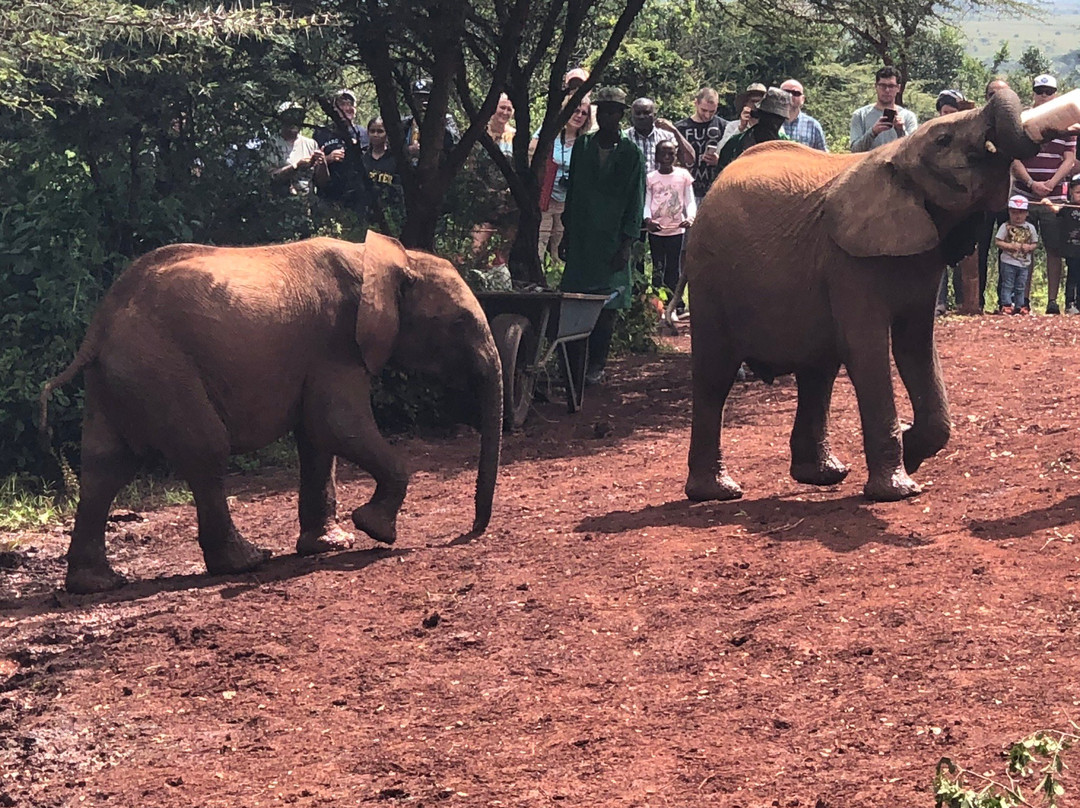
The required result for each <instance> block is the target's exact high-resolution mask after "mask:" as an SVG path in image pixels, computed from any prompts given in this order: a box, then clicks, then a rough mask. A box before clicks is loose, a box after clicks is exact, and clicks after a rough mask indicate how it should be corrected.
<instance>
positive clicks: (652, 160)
mask: <svg viewBox="0 0 1080 808" xmlns="http://www.w3.org/2000/svg"><path fill="white" fill-rule="evenodd" d="M623 134H624V135H626V136H627V137H628V138H630V140H632V141H633V142H634V145H635V146H637V147H638V148H639V149H641V153H642V154H643V155H644V156H645V176H646V177H647V176H649V174H651V173H652V172H654V171H656V144H657V143H661V142H662V141H665V140H670V141H671V142H672V143H675V144H678V140H676V139H675V135H673V134H672V133H671V132H668V131H667V130H666V129H657V128H656V127H655V126H654V127H653V130H652V131H651V132H650V133H649V134H647V135H644V136H642V135H639V134H638V130H637V129H635V128H634V127H632V126H631V127H630V128H629V129H627V130H626V131H624V132H623Z"/></svg>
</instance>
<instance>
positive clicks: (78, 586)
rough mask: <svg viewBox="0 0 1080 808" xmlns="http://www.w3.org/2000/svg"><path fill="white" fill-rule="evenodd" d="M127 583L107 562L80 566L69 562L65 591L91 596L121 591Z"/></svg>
mask: <svg viewBox="0 0 1080 808" xmlns="http://www.w3.org/2000/svg"><path fill="white" fill-rule="evenodd" d="M127 582H128V581H127V578H125V577H124V576H123V575H121V574H120V573H118V572H116V571H115V570H114V569H113V568H112V567H110V566H109V562H107V561H102V562H101V563H98V564H89V565H79V566H76V565H74V564H72V563H71V562H70V561H69V562H68V569H67V575H66V576H65V578H64V589H66V590H67V591H68V592H70V593H71V594H73V595H90V594H93V593H95V592H110V591H112V590H113V589H119V588H120V587H122V586H124V585H125V584H126V583H127Z"/></svg>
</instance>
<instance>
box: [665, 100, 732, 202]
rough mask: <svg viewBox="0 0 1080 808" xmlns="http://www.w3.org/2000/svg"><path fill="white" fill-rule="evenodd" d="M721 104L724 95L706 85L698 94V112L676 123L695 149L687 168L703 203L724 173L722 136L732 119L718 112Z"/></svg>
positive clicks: (696, 193) (696, 192)
mask: <svg viewBox="0 0 1080 808" xmlns="http://www.w3.org/2000/svg"><path fill="white" fill-rule="evenodd" d="M719 103H720V95H719V94H718V93H717V92H716V90H714V89H713V88H712V87H702V88H701V89H700V90H698V92H697V95H696V96H694V114H693V115H691V116H690V117H689V118H683V119H682V120H681V121H678V122H677V123H676V124H675V128H676V129H678V130H679V132H681V133H682V136H683V137H684V138H686V140H687V142H688V143H689V144H690V145H691V146H692V147H693V149H694V154H695V159H694V162H693V163H691V164H690V165H688V166H686V169H687V170H688V171H689V172H690V175H691V176H692V177H693V178H694V197H695V199H696V200H697V202H699V203H700V202H701V199H702V197H704V196H705V194H706V193H707V192H708V190H709V186H711V185H712V184H713V180H715V179H716V176H717V175H718V174H719V173H720V169H719V167H718V166H717V161H718V155H719V154H720V138H722V137H723V136H724V130H725V129H727V125H728V122H727V121H726V120H724V119H723V118H721V117H720V116H719V115H717V114H716V108H717V106H718V105H719Z"/></svg>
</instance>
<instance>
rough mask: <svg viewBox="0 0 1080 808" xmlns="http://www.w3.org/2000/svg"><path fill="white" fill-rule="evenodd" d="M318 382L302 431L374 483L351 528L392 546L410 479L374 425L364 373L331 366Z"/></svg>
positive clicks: (313, 386) (308, 400)
mask: <svg viewBox="0 0 1080 808" xmlns="http://www.w3.org/2000/svg"><path fill="white" fill-rule="evenodd" d="M323 379H324V380H322V381H313V382H312V384H311V385H310V387H311V390H310V392H309V393H308V395H307V396H306V397H305V416H304V417H305V426H306V428H307V429H308V432H309V434H311V435H312V436H313V438H314V439H315V441H316V443H317V444H318V445H319V446H320V447H321V448H322V449H323V450H325V451H332V452H333V453H334V454H336V455H338V456H339V457H344V458H345V459H346V460H349V461H351V462H353V463H355V464H356V465H358V466H359V467H360V468H362V469H363V470H364V471H366V472H367V473H368V474H370V475H371V476H372V477H373V478H374V479H375V493H374V494H372V496H371V499H370V500H369V501H368V502H367V503H366V504H364V505H361V506H360V507H359V508H357V509H356V510H354V511H353V512H352V520H353V524H354V525H356V527H357V528H359V529H360V530H362V531H364V532H365V533H366V534H368V535H369V536H370V537H371V538H373V539H374V540H375V541H378V542H383V543H384V544H393V543H394V541H395V540H396V539H397V515H398V511H399V510H400V509H401V503H402V502H404V501H405V491H406V489H407V488H408V484H409V474H408V471H407V470H406V469H405V464H404V462H403V461H402V460H401V458H400V456H399V455H398V453H397V451H395V450H394V448H393V447H392V446H390V444H389V443H387V441H386V440H385V439H384V438H383V436H382V435H380V434H379V429H378V427H377V426H376V425H375V416H374V415H373V414H372V412H371V385H370V382H369V381H368V379H367V374H366V372H365V371H363V370H362V369H359V368H356V367H352V366H344V367H343V366H341V365H335V366H333V367H331V368H329V369H328V370H327V371H326V372H325V374H323Z"/></svg>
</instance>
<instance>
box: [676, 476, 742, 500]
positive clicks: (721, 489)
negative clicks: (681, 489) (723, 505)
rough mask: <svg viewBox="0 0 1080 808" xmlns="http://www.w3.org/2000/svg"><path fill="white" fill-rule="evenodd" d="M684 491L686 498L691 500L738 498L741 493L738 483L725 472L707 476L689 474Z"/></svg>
mask: <svg viewBox="0 0 1080 808" xmlns="http://www.w3.org/2000/svg"><path fill="white" fill-rule="evenodd" d="M685 491H686V498H687V499H689V500H691V501H693V502H708V501H709V500H720V501H725V500H729V499H739V498H740V497H741V496H742V494H743V492H742V488H740V487H739V484H738V483H737V482H735V481H734V480H733V479H731V478H730V477H729V476H728V475H726V474H720V475H718V476H716V477H708V478H698V477H694V476H693V475H690V477H688V478H687V480H686V488H685Z"/></svg>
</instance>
